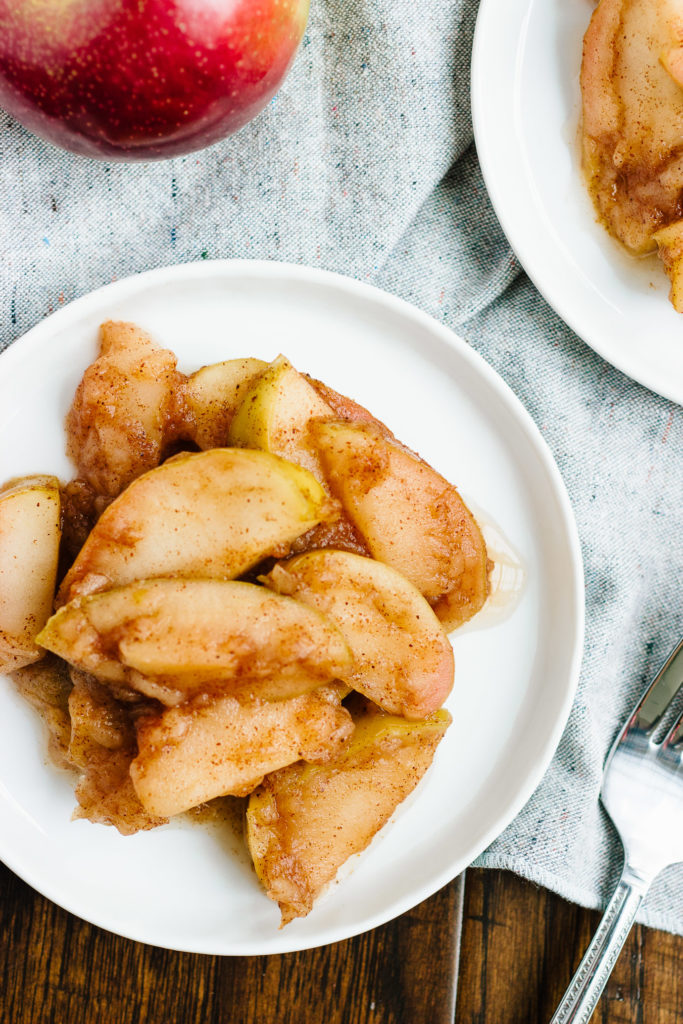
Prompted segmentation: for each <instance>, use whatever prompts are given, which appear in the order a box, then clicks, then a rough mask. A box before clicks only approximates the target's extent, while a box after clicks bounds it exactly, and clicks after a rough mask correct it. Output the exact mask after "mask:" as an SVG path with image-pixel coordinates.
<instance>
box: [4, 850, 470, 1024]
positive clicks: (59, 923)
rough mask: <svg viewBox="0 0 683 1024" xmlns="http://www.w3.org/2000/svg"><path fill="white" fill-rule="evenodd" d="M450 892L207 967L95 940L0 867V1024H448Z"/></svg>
mask: <svg viewBox="0 0 683 1024" xmlns="http://www.w3.org/2000/svg"><path fill="white" fill-rule="evenodd" d="M459 893H460V889H459V885H458V883H457V882H455V883H452V884H451V885H449V886H447V887H446V888H445V889H443V890H442V891H441V892H439V893H437V894H436V895H435V896H433V897H432V898H431V899H430V900H427V901H426V902H424V903H422V904H421V905H420V906H418V907H416V908H415V909H414V910H412V911H411V912H410V913H408V914H405V915H403V917H401V918H399V919H398V920H396V921H393V922H390V923H389V924H387V925H384V926H383V927H382V928H378V929H376V930H375V931H373V932H369V933H367V934H366V935H361V936H358V937H357V938H354V939H350V940H349V941H348V942H340V943H337V944H335V945H332V946H327V947H324V948H322V949H318V950H311V951H309V952H306V953H301V954H289V955H286V956H268V957H262V958H257V957H253V958H241V957H211V956H198V955H192V954H183V953H173V952H169V951H167V950H161V949H155V948H153V947H151V946H144V945H141V944H139V943H134V942H130V941H129V940H127V939H122V938H119V937H118V936H114V935H111V934H109V933H108V932H104V931H102V930H100V929H98V928H95V927H93V926H91V925H88V924H86V923H85V922H83V921H80V920H78V919H77V918H75V917H73V916H72V915H71V914H68V913H66V912H65V911H63V910H61V909H60V908H59V907H56V906H55V905H54V904H53V903H50V902H49V901H48V900H46V899H44V898H43V897H42V896H39V895H38V894H37V893H35V892H33V890H31V889H30V888H29V887H28V886H27V885H25V884H24V883H23V882H22V881H21V880H20V879H18V878H17V877H16V876H15V875H14V874H12V872H10V871H9V870H8V869H7V868H5V867H3V866H2V865H0V908H1V910H0V977H2V979H3V985H2V990H1V992H2V994H1V995H0V1024H71V1022H74V1021H76V1022H78V1024H103V1022H104V1024H110V1022H112V1024H114V1022H115V1024H133V1022H135V1024H138V1022H141V1021H144V1022H145V1024H193V1022H197V1024H200V1022H201V1024H213V1022H215V1024H219V1022H220V1024H406V1022H408V1024H412V1022H415V1024H418V1022H422V1021H425V1022H427V1021H428V1022H429V1024H452V1021H453V1002H454V991H455V984H454V981H455V961H454V955H453V951H454V949H455V947H456V945H457V941H458V932H459V928H458V922H459V916H458V909H459Z"/></svg>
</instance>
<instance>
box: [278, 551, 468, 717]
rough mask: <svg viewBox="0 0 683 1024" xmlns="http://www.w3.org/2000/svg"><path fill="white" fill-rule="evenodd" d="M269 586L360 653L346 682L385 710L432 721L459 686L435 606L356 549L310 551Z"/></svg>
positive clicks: (282, 565) (282, 566)
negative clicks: (319, 616)
mask: <svg viewBox="0 0 683 1024" xmlns="http://www.w3.org/2000/svg"><path fill="white" fill-rule="evenodd" d="M265 582H266V583H267V585H268V586H269V587H272V589H273V590H275V591H277V592H278V593H280V594H288V595H290V596H291V597H294V598H296V600H297V601H303V602H304V604H307V605H310V606H311V607H312V608H317V609H318V611H320V612H322V613H323V614H324V615H325V617H326V618H328V619H329V620H330V621H331V622H334V623H335V625H336V626H337V627H338V628H339V631H340V632H341V634H342V635H343V637H344V639H345V640H346V642H347V644H348V645H349V649H350V650H351V653H352V655H353V661H352V664H351V672H350V674H349V675H346V676H344V677H343V679H344V681H345V682H346V683H348V684H349V686H351V687H353V689H354V690H357V691H358V692H360V693H363V694H365V696H366V697H369V698H370V699H371V700H372V701H374V703H375V704H379V706H380V707H381V708H383V709H384V711H389V712H392V713H393V714H395V715H403V716H404V717H406V718H425V717H426V716H427V715H429V714H431V713H432V712H434V711H436V710H437V709H438V708H440V707H441V705H442V704H443V702H444V701H445V700H446V697H447V696H448V694H449V693H450V692H451V689H452V687H453V671H454V665H453V648H452V647H451V644H450V642H449V640H448V637H447V636H446V634H445V633H444V630H443V627H442V625H441V623H440V622H439V620H438V619H437V617H436V615H435V614H434V612H433V611H432V609H431V607H430V606H429V604H428V603H427V601H426V600H425V598H424V597H423V596H422V594H421V593H420V592H419V590H417V588H416V587H414V586H413V585H412V583H409V582H408V580H406V579H405V577H403V576H401V574H400V573H398V572H396V570H395V569H392V568H390V566H388V565H384V564H383V563H382V562H377V561H375V560H373V559H371V558H364V557H363V556H362V555H355V554H351V553H350V552H348V551H331V550H328V551H310V552H307V553H306V554H304V555H298V556H297V557H295V558H292V559H289V561H287V562H283V563H279V564H278V565H276V566H275V567H274V568H273V569H272V570H271V572H270V573H269V575H268V576H266V577H265Z"/></svg>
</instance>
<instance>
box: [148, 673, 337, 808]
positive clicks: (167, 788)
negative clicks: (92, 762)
mask: <svg viewBox="0 0 683 1024" xmlns="http://www.w3.org/2000/svg"><path fill="white" fill-rule="evenodd" d="M352 732H353V722H352V719H351V716H350V714H349V713H348V711H346V709H345V708H343V707H342V706H341V704H340V702H339V699H338V696H337V694H336V693H335V692H334V691H329V693H328V692H327V691H325V690H318V691H316V692H315V693H309V694H304V695H302V696H300V697H295V698H293V699H292V700H286V701H279V702H275V703H273V702H270V701H258V700H240V699H238V698H236V697H233V696H221V697H216V698H214V699H213V700H208V701H207V700H206V699H204V698H203V697H198V698H196V699H195V700H191V701H188V702H187V703H185V704H183V705H181V706H180V707H177V708H170V709H167V710H165V711H162V712H161V713H160V714H158V715H155V714H151V715H146V716H142V717H141V718H140V719H139V720H138V723H137V734H138V751H139V752H138V755H137V757H136V758H135V760H134V761H133V762H132V764H131V768H130V774H131V778H132V780H133V786H134V787H135V792H136V793H137V795H138V798H139V800H140V802H141V804H142V805H143V807H144V808H145V809H146V810H147V812H148V813H149V814H152V815H158V816H160V817H167V816H170V815H173V814H179V813H180V812H181V811H186V810H188V809H189V808H190V807H196V806H197V805H198V804H201V803H205V802H206V801H207V800H212V799H213V798H214V797H217V796H224V795H233V796H246V795H247V794H248V793H251V791H252V790H253V789H254V788H255V787H256V786H257V785H259V783H260V782H261V781H262V780H263V777H264V775H266V774H268V773H269V772H272V771H275V770H276V769H278V768H282V767H284V766H285V765H288V764H291V763H292V762H293V761H298V760H299V759H300V758H304V759H306V760H315V761H318V760H326V759H329V758H330V757H334V756H335V755H337V754H338V753H339V750H340V749H341V748H342V747H343V745H344V744H345V743H346V742H347V741H348V739H349V737H350V735H351V733H352Z"/></svg>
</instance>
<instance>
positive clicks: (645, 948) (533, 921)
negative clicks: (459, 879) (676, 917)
mask: <svg viewBox="0 0 683 1024" xmlns="http://www.w3.org/2000/svg"><path fill="white" fill-rule="evenodd" d="M599 920H600V914H599V913H596V912H592V911H587V910H583V909H581V908H580V907H577V906H574V905H573V904H569V903H566V902H565V901H564V900H561V899H559V897H557V896H554V895H553V894H552V893H549V892H547V891H545V890H543V889H538V888H536V887H535V886H532V885H530V884H529V883H528V882H524V881H522V880H521V879H520V878H517V877H516V876H514V875H510V874H507V873H503V872H484V871H473V870H470V871H468V872H467V886H466V890H465V915H464V921H463V934H462V954H461V961H460V985H459V989H458V1003H457V1012H456V1017H455V1020H456V1024H548V1021H549V1020H550V1018H551V1017H552V1015H553V1013H554V1012H555V1009H556V1008H557V1004H558V1003H559V1001H560V999H561V998H562V996H563V994H564V991H565V989H566V987H567V984H568V983H569V981H570V979H571V977H572V975H573V973H574V971H575V970H576V968H577V967H578V965H579V963H580V961H581V958H582V957H583V954H584V953H585V951H586V947H587V945H588V943H589V942H590V939H591V937H592V935H593V932H594V931H595V929H596V927H597V925H598V921H599ZM593 1021H594V1022H595V1024H674V1022H676V1024H680V1022H681V1021H683V939H681V938H677V937H675V936H673V935H669V934H667V933H665V932H656V931H652V930H650V929H647V928H643V927H642V926H641V925H636V927H635V928H634V930H633V931H632V933H631V935H630V937H629V939H628V941H627V944H626V947H625V949H624V951H623V952H622V955H621V956H620V958H619V960H618V961H617V964H616V967H615V969H614V972H613V974H612V976H611V978H610V981H609V982H608V984H607V988H606V990H605V993H604V994H603V996H602V999H601V1000H600V1004H599V1007H598V1009H597V1010H596V1012H595V1014H594V1015H593Z"/></svg>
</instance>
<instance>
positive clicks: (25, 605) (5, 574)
mask: <svg viewBox="0 0 683 1024" xmlns="http://www.w3.org/2000/svg"><path fill="white" fill-rule="evenodd" d="M59 519H60V497H59V481H58V480H57V479H56V477H51V476H34V477H23V478H22V479H19V480H15V481H12V482H11V483H10V484H8V485H5V487H3V488H2V489H0V672H11V671H13V670H14V669H17V668H21V667H22V666H24V665H30V664H31V662H34V661H38V659H39V658H41V657H42V656H43V654H44V651H42V650H41V649H40V648H39V647H38V646H37V645H36V636H37V635H38V633H40V631H41V629H42V628H43V626H44V625H45V623H46V622H47V620H48V618H49V615H50V612H51V610H52V600H53V597H54V592H55V580H56V576H57V561H58V558H59V538H60V525H59Z"/></svg>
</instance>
